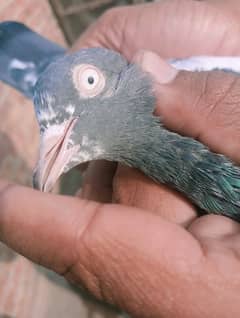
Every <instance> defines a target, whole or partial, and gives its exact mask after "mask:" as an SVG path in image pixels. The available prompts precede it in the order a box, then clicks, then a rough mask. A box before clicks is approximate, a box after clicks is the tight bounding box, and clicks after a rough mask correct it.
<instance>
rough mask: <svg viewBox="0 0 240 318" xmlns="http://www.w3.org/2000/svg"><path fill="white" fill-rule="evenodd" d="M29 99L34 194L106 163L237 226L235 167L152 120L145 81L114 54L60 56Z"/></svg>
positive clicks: (202, 61)
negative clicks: (85, 167)
mask: <svg viewBox="0 0 240 318" xmlns="http://www.w3.org/2000/svg"><path fill="white" fill-rule="evenodd" d="M0 29H1V26H0ZM169 63H170V64H171V65H172V66H173V67H176V68H177V69H179V70H181V69H182V70H187V71H210V70H215V69H218V70H224V71H229V72H235V73H240V58H239V57H210V56H200V57H190V58H186V59H171V60H169ZM33 101H34V108H35V113H36V117H37V120H38V123H39V128H40V136H41V142H40V151H39V161H38V164H37V167H36V169H35V172H34V177H33V179H34V182H33V183H34V187H35V188H38V189H40V190H41V191H50V190H51V189H52V187H53V185H54V184H55V182H56V180H57V179H58V178H59V177H60V176H61V175H62V174H63V173H66V172H67V171H69V170H70V169H71V168H73V167H75V166H77V165H79V164H81V163H84V162H88V161H91V160H99V159H105V160H108V161H114V162H119V163H122V164H124V165H127V166H130V167H135V168H138V169H139V170H141V171H142V172H143V173H144V174H146V175H147V176H149V177H150V178H151V179H153V180H154V181H155V182H157V183H163V184H166V185H168V186H169V187H172V188H174V189H176V190H177V191H179V192H181V193H182V194H183V195H185V196H186V197H187V198H188V199H189V200H190V201H191V202H193V203H194V204H195V205H196V206H197V207H199V209H200V210H202V211H205V213H215V214H219V215H224V216H227V217H230V218H232V219H234V220H237V221H240V167H238V166H237V165H235V164H234V163H233V162H231V160H230V159H228V158H226V157H225V156H223V155H221V154H217V153H214V152H212V151H210V150H209V149H208V148H207V147H206V146H205V145H203V144H202V143H200V142H198V141H196V140H194V139H192V138H189V137H185V136H181V135H179V134H177V133H174V132H172V131H169V130H167V129H166V127H164V125H163V124H162V122H161V118H159V117H157V116H155V115H154V108H155V105H156V98H155V96H154V91H153V82H152V79H151V77H150V76H149V74H147V73H145V72H143V71H142V70H141V69H140V67H139V66H138V65H136V64H134V63H130V62H128V61H127V60H126V59H125V58H124V57H123V56H122V55H120V54H119V53H117V52H114V51H112V50H108V49H105V48H88V49H82V50H80V51H78V52H76V53H72V54H61V56H58V57H57V58H56V59H54V60H53V61H51V63H48V66H47V67H45V68H44V70H43V72H41V73H40V74H39V77H38V79H37V82H36V84H35V86H34V88H33Z"/></svg>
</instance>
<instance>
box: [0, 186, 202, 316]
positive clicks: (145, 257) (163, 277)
mask: <svg viewBox="0 0 240 318" xmlns="http://www.w3.org/2000/svg"><path fill="white" fill-rule="evenodd" d="M0 189H1V195H0V239H1V240H2V241H3V242H4V243H6V244H8V245H9V246H10V247H12V248H13V249H14V250H16V251H17V252H20V253H21V254H23V255H24V256H26V257H28V258H30V259H31V260H33V261H35V262H37V263H40V264H42V265H44V266H47V267H49V268H51V269H53V270H55V271H57V272H58V273H60V274H62V275H64V276H65V277H66V278H68V279H69V280H71V281H73V282H75V283H79V284H81V285H84V286H85V287H86V288H87V289H88V290H89V291H91V292H92V293H93V294H94V295H95V296H96V297H98V298H99V299H102V300H105V301H108V302H111V303H114V304H115V305H117V306H120V307H122V308H124V309H125V310H127V311H129V312H131V313H134V314H135V315H136V316H140V315H141V316H142V317H148V316H147V314H146V313H149V312H150V311H152V310H153V309H152V308H151V302H150V301H149V299H148V295H151V293H152V292H153V290H155V291H156V293H154V295H156V297H157V299H156V301H155V303H156V304H157V305H156V307H157V308H156V309H155V310H157V311H158V313H159V314H160V312H161V311H162V310H169V308H167V307H168V300H167V299H166V298H164V297H162V296H161V295H164V293H165V292H166V290H168V291H169V292H170V293H172V292H174V290H176V291H177V290H179V288H180V285H181V284H182V280H185V278H184V277H187V279H186V283H187V284H189V283H188V282H190V281H191V279H190V278H189V277H190V276H191V274H189V273H190V268H191V271H192V266H198V265H199V262H200V260H201V258H202V250H201V247H200V245H199V243H198V242H197V241H196V240H195V239H194V238H193V237H192V236H191V235H190V234H189V233H188V232H187V231H185V230H184V229H182V228H181V227H178V226H177V225H175V224H171V223H168V222H166V221H164V220H163V219H161V218H160V217H158V216H156V215H152V214H151V213H144V211H142V210H138V209H134V208H129V207H123V206H117V205H102V204H97V203H95V202H90V201H83V200H79V199H76V198H72V197H64V196H55V195H51V194H46V193H40V192H37V191H35V190H31V189H27V188H24V187H19V186H15V185H11V186H9V185H8V184H7V183H1V185H0ZM136 268H137V271H136ZM136 273H138V274H137V275H136ZM139 275H140V276H139ZM126 277H127V279H126ZM193 279H195V278H193ZM173 285H174V286H175V287H176V288H173ZM142 286H145V287H144V291H143V292H142V293H141V297H140V295H139V293H138V292H137V290H140V289H141V287H142ZM160 296H161V297H160ZM139 297H140V298H141V302H142V303H144V304H145V306H144V307H141V306H140V307H136V306H135V304H136V303H138V302H139V301H140V298H139ZM143 311H146V312H145V315H143Z"/></svg>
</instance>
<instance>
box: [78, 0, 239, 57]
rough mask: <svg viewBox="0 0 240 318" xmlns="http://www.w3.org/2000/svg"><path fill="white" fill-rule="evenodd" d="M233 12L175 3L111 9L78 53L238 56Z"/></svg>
mask: <svg viewBox="0 0 240 318" xmlns="http://www.w3.org/2000/svg"><path fill="white" fill-rule="evenodd" d="M229 7H230V6H225V8H224V10H223V9H222V5H221V3H220V4H219V5H218V4H217V3H216V4H215V5H211V4H208V3H207V2H205V1H201V2H200V1H189V0H181V1H179V0H172V1H159V2H156V3H151V4H144V5H136V6H126V7H118V8H114V9H110V10H108V11H107V12H106V13H105V14H104V15H103V16H102V17H101V18H100V19H99V20H97V22H95V24H93V25H92V26H91V27H90V28H88V29H87V31H86V32H84V33H83V35H82V36H81V37H80V39H79V40H78V41H77V43H76V44H75V46H74V47H73V50H76V49H79V48H81V47H89V46H103V47H107V48H110V49H113V50H116V51H118V52H121V53H122V54H123V55H125V56H126V57H127V58H128V59H132V57H133V55H134V54H135V53H136V52H137V51H138V50H140V49H142V48H147V49H148V50H151V51H155V52H156V53H158V54H160V55H161V56H163V57H185V56H189V55H207V54H208V55H209V54H212V55H216V54H217V53H218V54H219V52H221V54H222V55H238V54H239V53H240V45H239V40H238V39H239V32H238V31H239V24H238V20H239V16H238V15H237V16H236V15H235V16H233V14H232V11H231V10H230V9H229ZM193 21H194V23H193ZM179 25H181V28H179ZM219 26H220V27H219ZM149 30H150V31H149Z"/></svg>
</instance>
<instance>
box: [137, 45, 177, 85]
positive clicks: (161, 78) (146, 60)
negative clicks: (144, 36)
mask: <svg viewBox="0 0 240 318" xmlns="http://www.w3.org/2000/svg"><path fill="white" fill-rule="evenodd" d="M133 61H134V62H135V63H137V64H138V65H140V66H141V68H142V69H143V70H144V71H145V72H147V73H149V74H151V76H153V78H154V80H155V81H156V82H157V83H159V84H167V83H170V82H172V81H173V80H174V79H175V78H176V76H177V74H178V70H177V69H175V68H174V67H173V66H171V65H170V64H169V63H168V62H167V61H166V60H164V59H162V58H161V57H160V56H159V55H157V54H156V53H154V52H151V51H144V50H141V51H139V52H138V53H137V54H136V55H135V56H134V58H133Z"/></svg>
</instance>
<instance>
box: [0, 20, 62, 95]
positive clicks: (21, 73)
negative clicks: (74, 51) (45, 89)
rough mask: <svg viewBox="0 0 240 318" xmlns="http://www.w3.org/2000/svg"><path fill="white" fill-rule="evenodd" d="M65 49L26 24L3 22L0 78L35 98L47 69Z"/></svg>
mask: <svg viewBox="0 0 240 318" xmlns="http://www.w3.org/2000/svg"><path fill="white" fill-rule="evenodd" d="M64 53H65V49H64V48H63V47H61V46H59V45H57V44H55V43H53V42H51V41H49V40H47V39H45V38H43V37H42V36H40V35H39V34H37V33H36V32H34V31H32V30H31V29H29V28H28V27H26V26H25V25H24V24H22V23H18V22H3V23H0V80H2V81H4V82H5V83H7V84H8V85H10V86H13V87H15V88H16V89H17V90H19V91H20V92H21V93H23V94H24V95H25V96H27V97H29V98H32V96H33V88H34V85H35V83H36V81H37V79H38V77H39V74H41V73H42V72H43V71H44V69H45V68H46V67H47V66H48V64H49V63H51V62H52V61H53V60H54V59H56V58H58V57H60V56H62V55H63V54H64Z"/></svg>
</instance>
